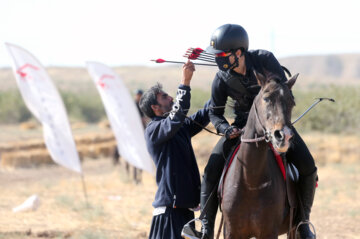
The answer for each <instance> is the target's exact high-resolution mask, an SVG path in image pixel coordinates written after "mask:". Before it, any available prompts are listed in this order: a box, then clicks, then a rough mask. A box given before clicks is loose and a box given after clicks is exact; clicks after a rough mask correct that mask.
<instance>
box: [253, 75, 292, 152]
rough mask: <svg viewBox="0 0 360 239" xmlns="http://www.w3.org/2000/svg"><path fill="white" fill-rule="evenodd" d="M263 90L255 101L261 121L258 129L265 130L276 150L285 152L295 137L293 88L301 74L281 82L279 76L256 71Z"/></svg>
mask: <svg viewBox="0 0 360 239" xmlns="http://www.w3.org/2000/svg"><path fill="white" fill-rule="evenodd" d="M255 75H256V78H257V80H258V83H259V85H260V86H261V90H260V92H259V94H258V95H257V97H256V98H255V101H254V104H255V105H254V106H255V110H256V114H257V115H258V116H257V117H258V119H259V122H258V123H257V131H258V132H259V130H260V132H261V131H265V132H264V133H265V137H266V139H267V140H269V141H270V142H271V143H272V145H273V146H274V148H275V150H276V151H278V152H280V153H283V152H286V151H287V150H288V148H289V147H290V143H291V138H292V137H293V132H292V130H291V128H292V127H291V112H292V109H293V107H294V106H295V100H294V97H293V95H292V93H291V91H290V90H291V88H292V86H293V85H294V84H295V81H296V79H297V77H298V75H299V74H296V75H295V76H293V77H292V78H291V79H289V80H288V81H287V82H286V83H281V82H280V80H279V77H277V76H276V75H273V74H271V73H268V72H265V76H264V75H262V74H260V73H257V72H255Z"/></svg>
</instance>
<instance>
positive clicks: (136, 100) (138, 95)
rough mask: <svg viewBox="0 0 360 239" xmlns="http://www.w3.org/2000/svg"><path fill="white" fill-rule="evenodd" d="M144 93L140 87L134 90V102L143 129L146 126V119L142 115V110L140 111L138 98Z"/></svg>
mask: <svg viewBox="0 0 360 239" xmlns="http://www.w3.org/2000/svg"><path fill="white" fill-rule="evenodd" d="M143 94H144V91H143V90H142V89H137V90H136V92H135V104H136V107H137V109H138V111H139V114H140V118H141V122H142V124H143V126H144V129H145V127H146V124H147V121H146V117H145V115H144V112H142V111H141V109H140V105H139V104H140V99H141V96H142V95H143Z"/></svg>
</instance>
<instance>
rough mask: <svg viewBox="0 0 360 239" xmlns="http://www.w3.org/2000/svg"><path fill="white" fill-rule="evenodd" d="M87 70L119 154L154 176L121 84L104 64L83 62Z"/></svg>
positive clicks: (137, 120)
mask: <svg viewBox="0 0 360 239" xmlns="http://www.w3.org/2000/svg"><path fill="white" fill-rule="evenodd" d="M87 68H88V71H89V73H90V75H91V77H92V79H93V80H94V82H95V84H96V87H97V89H98V90H99V93H100V96H101V99H102V101H103V104H104V106H105V110H106V114H107V116H108V118H109V122H110V125H111V128H112V130H113V132H114V135H115V138H116V141H117V146H118V150H119V152H120V155H121V156H122V157H124V158H125V160H127V161H128V162H129V163H130V164H132V165H133V166H135V167H137V168H140V169H143V170H145V171H148V172H150V173H152V174H154V172H155V167H154V164H153V162H152V160H151V157H150V155H149V153H148V151H147V148H146V143H145V137H144V129H143V125H142V122H141V117H140V114H139V112H138V109H137V107H136V105H135V102H134V100H133V99H132V98H131V95H130V93H129V91H128V90H127V88H126V86H125V84H124V83H123V82H122V80H121V79H120V77H119V76H118V75H117V74H116V73H115V72H114V71H113V70H112V69H111V68H109V67H107V66H106V65H104V64H101V63H96V62H87Z"/></svg>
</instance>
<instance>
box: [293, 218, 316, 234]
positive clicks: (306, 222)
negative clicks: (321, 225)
mask: <svg viewBox="0 0 360 239" xmlns="http://www.w3.org/2000/svg"><path fill="white" fill-rule="evenodd" d="M303 224H308V225H310V226H311V227H312V229H313V230H314V236H315V238H316V230H315V227H314V225H313V224H312V223H311V222H310V221H309V220H305V221H301V222H300V223H299V224H298V225H297V227H296V231H295V235H297V234H298V232H299V231H298V230H299V227H300V226H301V225H303Z"/></svg>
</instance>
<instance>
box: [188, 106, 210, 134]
mask: <svg viewBox="0 0 360 239" xmlns="http://www.w3.org/2000/svg"><path fill="white" fill-rule="evenodd" d="M210 102H211V101H210V100H208V101H207V102H206V103H205V105H204V108H203V109H201V110H199V111H198V112H196V113H195V114H193V115H190V116H189V119H188V120H189V122H188V124H189V132H190V135H191V137H193V136H195V135H196V134H197V133H199V132H200V131H201V130H202V129H203V127H206V126H207V125H208V124H209V122H210V118H209V108H210ZM194 121H195V122H196V123H195V122H194ZM200 125H201V126H203V127H201V126H200Z"/></svg>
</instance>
